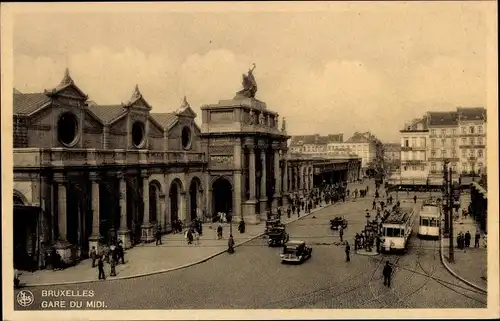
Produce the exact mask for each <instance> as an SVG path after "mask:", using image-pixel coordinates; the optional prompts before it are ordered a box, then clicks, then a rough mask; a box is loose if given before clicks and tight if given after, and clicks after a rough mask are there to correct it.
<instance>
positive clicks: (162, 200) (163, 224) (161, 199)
mask: <svg viewBox="0 0 500 321" xmlns="http://www.w3.org/2000/svg"><path fill="white" fill-rule="evenodd" d="M158 200H159V203H160V212H159V213H158V215H159V216H160V217H161V230H162V232H163V233H166V232H167V222H168V221H167V203H166V202H167V198H166V197H165V194H163V193H162V194H160V196H159V197H158Z"/></svg>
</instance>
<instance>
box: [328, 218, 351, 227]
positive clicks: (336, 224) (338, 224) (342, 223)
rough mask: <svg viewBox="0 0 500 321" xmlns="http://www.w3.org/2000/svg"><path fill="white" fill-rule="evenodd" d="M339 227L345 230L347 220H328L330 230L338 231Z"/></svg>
mask: <svg viewBox="0 0 500 321" xmlns="http://www.w3.org/2000/svg"><path fill="white" fill-rule="evenodd" d="M341 226H342V228H343V229H346V228H347V220H346V219H344V218H343V217H340V216H337V217H335V218H334V219H333V220H330V229H332V230H338V229H339V227H341Z"/></svg>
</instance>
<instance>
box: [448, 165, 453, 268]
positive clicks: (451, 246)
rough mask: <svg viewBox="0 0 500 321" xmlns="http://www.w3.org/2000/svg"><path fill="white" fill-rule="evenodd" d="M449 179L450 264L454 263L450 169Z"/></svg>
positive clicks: (451, 173)
mask: <svg viewBox="0 0 500 321" xmlns="http://www.w3.org/2000/svg"><path fill="white" fill-rule="evenodd" d="M449 175H450V179H449V182H448V184H449V191H450V192H449V194H448V208H449V215H450V218H449V220H450V244H449V245H450V247H449V261H450V263H454V262H455V256H454V252H453V180H452V175H453V171H452V170H451V169H450V171H449Z"/></svg>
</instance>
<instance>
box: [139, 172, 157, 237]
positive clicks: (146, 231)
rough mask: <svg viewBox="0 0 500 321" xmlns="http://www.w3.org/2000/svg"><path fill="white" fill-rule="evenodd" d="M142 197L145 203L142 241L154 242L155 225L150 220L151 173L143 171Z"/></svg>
mask: <svg viewBox="0 0 500 321" xmlns="http://www.w3.org/2000/svg"><path fill="white" fill-rule="evenodd" d="M141 178H142V199H143V203H144V215H143V216H142V218H143V219H142V225H141V231H142V233H141V241H142V242H144V243H148V242H152V241H153V240H154V236H153V226H152V225H151V222H150V221H149V173H147V172H142V173H141Z"/></svg>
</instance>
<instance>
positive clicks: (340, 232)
mask: <svg viewBox="0 0 500 321" xmlns="http://www.w3.org/2000/svg"><path fill="white" fill-rule="evenodd" d="M339 236H340V242H343V241H344V229H343V228H342V226H339Z"/></svg>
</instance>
